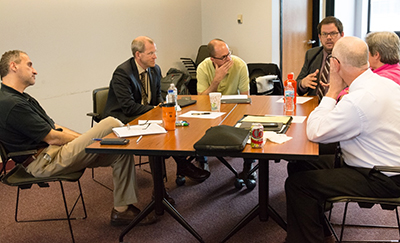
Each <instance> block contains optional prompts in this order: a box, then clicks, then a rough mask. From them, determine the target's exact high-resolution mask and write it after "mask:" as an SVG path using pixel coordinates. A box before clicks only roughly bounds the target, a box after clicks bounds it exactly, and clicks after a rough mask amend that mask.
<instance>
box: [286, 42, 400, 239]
mask: <svg viewBox="0 0 400 243" xmlns="http://www.w3.org/2000/svg"><path fill="white" fill-rule="evenodd" d="M330 63H331V70H330V71H331V72H330V73H331V74H330V75H331V76H330V87H329V91H328V92H327V93H326V95H325V96H324V97H323V98H322V100H321V103H320V104H319V106H318V107H317V108H316V109H315V110H314V111H313V112H312V113H311V114H310V116H309V118H308V121H307V136H308V139H310V140H311V141H313V142H319V143H332V142H339V143H340V147H341V151H342V158H343V161H344V163H343V166H342V167H340V168H332V164H333V160H334V156H320V158H319V160H318V161H308V162H307V163H304V170H303V171H301V172H296V173H293V174H291V175H290V176H289V177H288V178H287V180H286V184H285V190H286V200H287V221H288V228H287V242H288V243H291V242H296V243H299V242H307V243H313V242H334V239H333V237H332V236H329V231H328V230H326V228H325V227H326V225H324V220H323V212H324V208H323V204H324V202H325V200H326V199H327V198H330V197H336V196H342V195H349V196H366V197H399V196H400V175H399V174H397V173H390V174H388V173H385V172H384V173H380V172H376V171H374V170H372V168H373V166H375V165H386V166H394V165H396V166H399V165H400V163H399V162H398V154H399V152H400V140H399V139H398V138H399V136H400V127H399V126H398V124H399V123H400V86H399V85H398V84H396V83H395V82H393V81H392V80H389V79H387V78H384V77H381V76H379V75H377V74H374V73H373V72H372V71H371V70H370V69H369V65H368V47H367V45H366V43H365V42H364V41H362V40H361V39H359V38H356V37H343V38H341V39H340V40H338V41H337V43H336V44H335V47H334V48H333V51H332V58H331V61H330ZM346 86H349V94H348V95H346V96H344V97H343V99H342V100H341V101H340V102H339V103H336V97H337V96H338V94H339V92H340V91H341V90H342V89H343V88H344V87H346ZM371 107H373V109H371ZM321 167H325V168H326V169H325V170H321V169H317V168H321Z"/></svg>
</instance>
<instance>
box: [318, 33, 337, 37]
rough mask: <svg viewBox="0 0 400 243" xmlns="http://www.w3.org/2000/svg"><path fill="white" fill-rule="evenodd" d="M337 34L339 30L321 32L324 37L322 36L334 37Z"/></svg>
mask: <svg viewBox="0 0 400 243" xmlns="http://www.w3.org/2000/svg"><path fill="white" fill-rule="evenodd" d="M338 34H339V32H330V33H325V32H322V33H321V36H322V37H324V38H328V36H331V37H332V38H335V37H337V36H338Z"/></svg>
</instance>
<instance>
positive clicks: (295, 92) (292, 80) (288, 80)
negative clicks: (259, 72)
mask: <svg viewBox="0 0 400 243" xmlns="http://www.w3.org/2000/svg"><path fill="white" fill-rule="evenodd" d="M293 78H294V73H289V74H288V76H287V80H285V81H284V82H283V86H285V87H286V86H287V83H288V82H291V83H292V87H293V88H294V104H295V105H296V97H297V82H296V80H294V79H293Z"/></svg>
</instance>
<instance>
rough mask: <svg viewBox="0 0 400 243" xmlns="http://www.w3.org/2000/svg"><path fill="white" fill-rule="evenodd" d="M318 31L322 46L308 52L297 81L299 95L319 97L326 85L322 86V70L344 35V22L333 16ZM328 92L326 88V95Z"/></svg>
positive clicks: (324, 20)
mask: <svg viewBox="0 0 400 243" xmlns="http://www.w3.org/2000/svg"><path fill="white" fill-rule="evenodd" d="M317 29H318V37H319V39H320V41H321V44H322V46H320V47H314V48H312V49H310V50H308V51H307V52H306V56H305V60H304V64H303V68H302V69H301V71H300V74H299V76H298V77H297V79H296V81H297V93H298V94H299V95H317V90H318V86H319V85H324V84H323V83H322V84H321V75H320V74H321V72H320V70H322V68H323V66H324V64H325V60H326V57H327V56H328V55H330V54H331V52H332V49H333V46H334V45H335V43H336V42H337V41H338V40H339V39H340V38H341V37H343V35H344V32H343V25H342V22H341V21H340V20H339V19H337V18H335V17H333V16H329V17H326V18H324V19H323V20H322V21H321V22H320V23H319V24H318V26H317ZM328 82H329V77H328ZM324 86H325V87H328V86H327V85H324ZM327 91H328V89H327V88H326V89H325V93H326V92H327Z"/></svg>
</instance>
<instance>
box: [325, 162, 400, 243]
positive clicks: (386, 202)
mask: <svg viewBox="0 0 400 243" xmlns="http://www.w3.org/2000/svg"><path fill="white" fill-rule="evenodd" d="M373 169H374V170H376V171H382V172H396V173H400V167H399V166H393V167H392V166H375V167H374V168H373ZM339 202H344V203H345V206H344V212H343V219H342V223H341V230H340V237H338V235H337V234H336V232H335V230H334V229H333V227H332V224H331V222H330V219H331V214H332V208H331V209H330V211H329V215H328V217H325V220H326V221H327V223H328V225H329V227H330V229H331V231H332V233H333V235H334V236H335V238H336V241H338V242H342V240H343V232H344V227H345V226H359V227H382V228H396V229H398V230H399V238H400V221H399V212H398V209H397V207H398V206H400V198H370V197H354V196H346V195H343V196H338V197H332V198H328V199H327V200H326V202H325V203H329V204H334V203H339ZM349 203H357V204H358V205H359V207H361V208H372V207H373V206H374V205H375V204H379V205H380V206H381V208H382V209H384V210H395V211H396V221H397V226H388V225H365V224H361V225H360V224H357V225H356V224H345V223H346V215H347V209H348V205H349ZM346 242H362V241H360V240H356V241H347V240H346ZM366 242H383V241H382V240H380V241H371V240H368V241H366ZM385 242H389V241H385ZM390 242H400V240H395V241H390Z"/></svg>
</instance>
